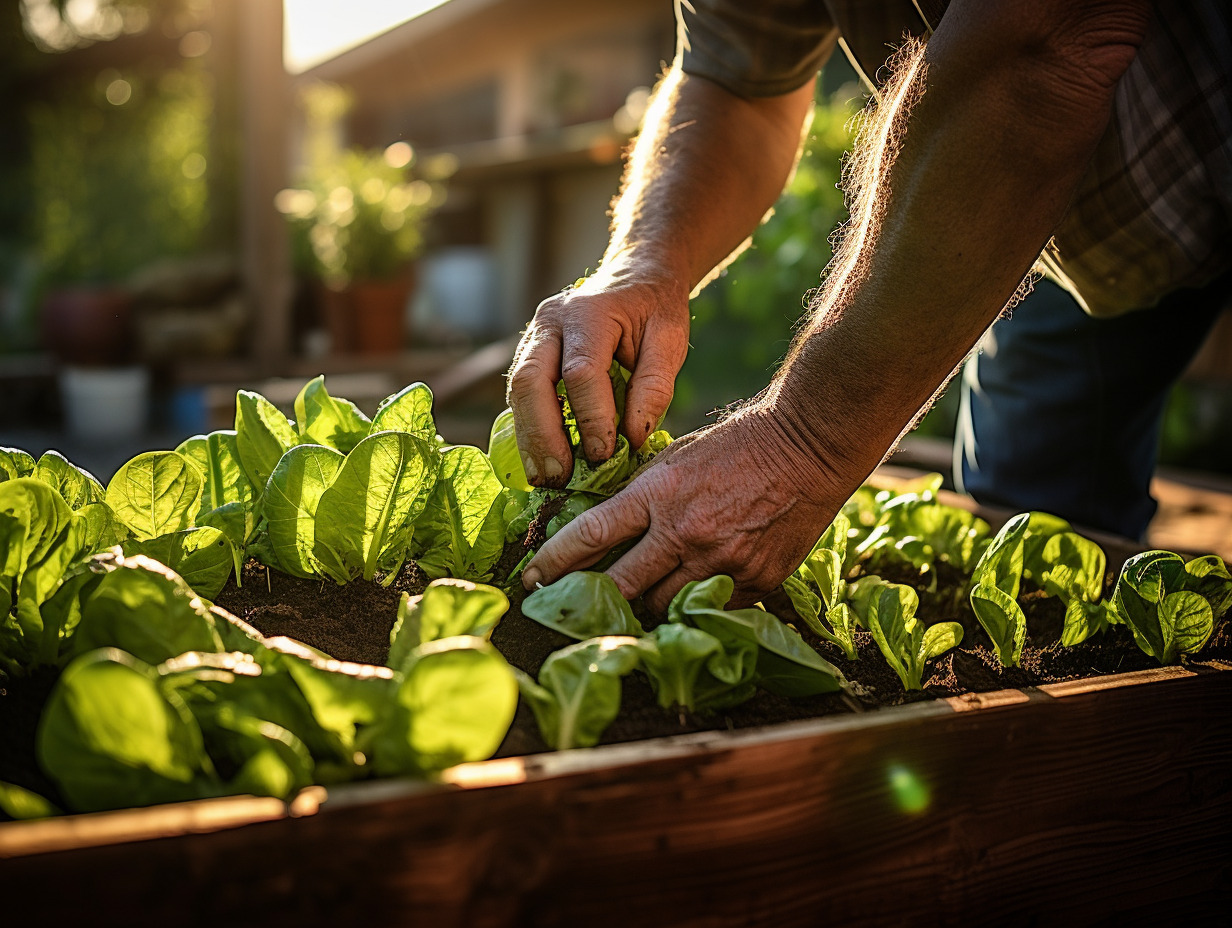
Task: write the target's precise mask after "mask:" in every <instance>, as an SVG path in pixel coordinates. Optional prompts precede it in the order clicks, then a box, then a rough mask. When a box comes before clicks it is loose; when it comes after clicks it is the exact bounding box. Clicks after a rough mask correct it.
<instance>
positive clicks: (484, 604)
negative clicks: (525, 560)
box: [387, 579, 509, 670]
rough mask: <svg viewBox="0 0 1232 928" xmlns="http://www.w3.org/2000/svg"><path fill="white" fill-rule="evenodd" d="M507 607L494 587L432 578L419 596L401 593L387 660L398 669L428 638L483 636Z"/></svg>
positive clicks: (507, 601) (502, 597) (465, 581)
mask: <svg viewBox="0 0 1232 928" xmlns="http://www.w3.org/2000/svg"><path fill="white" fill-rule="evenodd" d="M508 609H509V599H508V598H507V597H506V596H505V594H504V593H502V592H501V591H500V590H498V589H496V587H491V586H485V585H483V584H480V583H471V582H469V581H467V580H452V579H448V580H433V581H432V582H431V583H430V584H428V588H427V589H426V590H424V592H423V593H422V594H420V595H419V596H411V595H409V594H407V593H403V594H402V599H401V600H400V602H399V604H398V618H397V620H396V621H395V622H394V627H393V629H392V630H391V631H390V633H389V658H388V660H387V663H388V664H389V666H390V667H393V668H394V669H395V670H399V669H402V668H403V667H404V666H405V665H406V664H407V663H408V661H409V660H410V658H411V655H412V654H413V652H414V651H415V649H416V648H418V647H419V646H420V645H423V644H427V643H428V642H429V641H439V640H440V639H442V638H454V637H457V636H459V635H467V636H471V637H478V638H484V639H487V638H488V637H489V636H490V635H491V634H492V629H494V628H495V627H496V625H497V623H498V622H500V620H501V617H502V616H503V615H504V614H505V612H506V611H507V610H508Z"/></svg>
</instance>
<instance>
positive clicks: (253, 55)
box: [219, 0, 292, 375]
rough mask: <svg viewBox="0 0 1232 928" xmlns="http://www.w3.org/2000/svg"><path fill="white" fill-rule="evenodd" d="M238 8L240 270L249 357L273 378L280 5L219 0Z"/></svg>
mask: <svg viewBox="0 0 1232 928" xmlns="http://www.w3.org/2000/svg"><path fill="white" fill-rule="evenodd" d="M219 2H220V3H225V4H228V5H234V6H236V7H238V17H239V25H240V47H239V69H240V107H241V122H242V125H243V133H244V135H243V143H242V144H243V154H242V161H243V166H242V169H241V172H240V196H241V207H240V216H241V227H242V228H241V242H240V244H241V266H242V268H243V275H244V284H245V289H246V291H247V294H248V299H249V306H250V312H251V314H252V320H253V324H252V330H251V331H252V344H253V354H254V358H255V359H256V360H257V361H258V362H259V366H260V367H261V368H262V369H263V370H264V372H265V373H266V374H269V375H272V374H275V373H277V372H278V370H279V368H280V367H281V366H282V365H283V364H285V363H286V361H287V359H288V358H289V357H290V355H291V287H292V280H291V259H290V250H289V248H288V243H287V227H286V221H285V220H284V219H283V217H282V216H281V215H280V214H279V213H278V211H277V210H276V209H275V208H274V195H275V194H276V193H277V192H278V191H279V190H281V189H282V188H284V187H286V186H287V182H288V165H289V161H290V159H289V153H288V143H287V138H288V135H287V125H288V110H289V107H290V102H291V95H290V81H289V80H288V78H287V73H286V70H285V68H284V67H283V63H282V0H219Z"/></svg>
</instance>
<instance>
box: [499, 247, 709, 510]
mask: <svg viewBox="0 0 1232 928" xmlns="http://www.w3.org/2000/svg"><path fill="white" fill-rule="evenodd" d="M688 301H689V294H688V288H687V286H686V285H685V284H684V283H683V282H682V281H680V280H679V279H677V278H674V277H673V276H671V275H670V274H663V273H661V272H657V271H655V270H653V269H650V268H647V267H645V266H644V265H639V263H637V262H615V263H612V264H608V265H605V266H604V267H603V268H602V269H601V270H600V271H599V272H598V273H596V274H595V275H594V276H593V277H591V278H588V279H587V280H584V281H581V282H580V283H579V284H578V286H577V287H575V288H573V289H570V290H565V291H563V292H561V293H558V294H556V295H555V296H553V297H551V298H550V299H547V300H544V301H543V303H541V304H540V306H539V309H538V311H537V312H536V313H535V318H534V321H532V322H531V324H530V327H529V328H528V329H527V331H526V334H525V336H524V337H523V339H522V343H521V345H519V347H518V356H517V360H516V361H515V363H514V366H513V371H512V373H511V374H510V378H509V405H510V408H512V409H513V413H514V416H515V418H516V421H517V438H518V449H519V451H520V453H521V457H522V466H523V468H524V469H525V471H526V476H527V479H528V480H529V481H530V482H531V483H532V484H535V485H538V486H545V487H563V486H564V485H565V484H566V483H567V482H568V481H569V477H570V476H571V474H572V471H573V454H572V452H571V450H570V447H569V440H568V437H567V436H566V434H565V428H564V422H563V421H562V419H561V412H560V405H559V402H558V400H557V393H556V384H557V382H558V381H561V380H563V381H564V384H565V389H566V390H567V391H568V394H569V402H570V405H571V406H572V408H573V413H574V415H575V416H576V417H577V426H578V431H579V432H580V433H581V439H582V451H583V453H584V454H585V455H586V458H587V459H588V460H589V461H590V462H591V463H594V464H597V463H599V462H601V461H606V460H607V459H608V458H610V457H611V456H612V452H613V451H615V449H616V428H617V415H616V401H615V397H614V395H613V392H612V383H611V380H610V379H609V378H608V370H609V369H610V368H611V366H612V359H613V358H615V359H616V360H617V361H619V362H620V363H621V364H622V365H623V366H624V367H625V368H627V369H628V370H631V371H632V372H633V375H632V377H631V378H630V379H629V384H628V391H627V393H626V395H625V405H624V417H623V420H622V421H621V423H620V428H621V431H622V432H623V433H624V435H625V437H626V438H627V439H628V440H629V446H630V447H631V448H634V449H637V448H641V447H642V445H644V444H645V443H646V439H647V438H648V437H649V436H650V433H651V432H653V431H654V430H655V428H656V426H657V424H658V422H659V420H660V419H661V418H662V416H663V414H664V413H665V412H667V407H668V404H669V403H670V402H671V400H672V388H673V386H674V384H675V382H676V374H677V373H679V371H680V366H681V365H682V364H684V358H685V353H686V351H687V350H688V343H689V304H688Z"/></svg>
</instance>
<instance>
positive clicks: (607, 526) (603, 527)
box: [576, 510, 612, 548]
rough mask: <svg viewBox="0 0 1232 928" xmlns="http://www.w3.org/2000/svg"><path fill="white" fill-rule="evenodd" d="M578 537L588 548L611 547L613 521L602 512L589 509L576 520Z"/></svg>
mask: <svg viewBox="0 0 1232 928" xmlns="http://www.w3.org/2000/svg"><path fill="white" fill-rule="evenodd" d="M576 524H577V530H578V539H579V540H580V541H581V543H582V544H584V545H585V546H586V547H588V548H604V547H610V543H609V539H610V538H611V537H612V529H611V522H610V521H609V520H608V519H607V517H606V516H604V515H603V513H601V512H595V511H594V510H588V511H587V512H584V513H582V514H581V515H580V516H578V518H577V520H576Z"/></svg>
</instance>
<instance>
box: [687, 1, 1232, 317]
mask: <svg viewBox="0 0 1232 928" xmlns="http://www.w3.org/2000/svg"><path fill="white" fill-rule="evenodd" d="M945 5H946V0H829V2H823V0H768V2H758V3H748V2H741V0H692V2H689V0H676V15H677V22H678V24H679V37H680V47H681V53H682V56H683V68H684V70H685V71H686V72H687V73H689V74H696V75H700V76H702V77H706V78H709V79H710V80H713V81H715V82H716V83H718V84H720V85H721V86H723V87H725V88H727V89H728V90H730V91H732V92H733V93H736V94H738V95H740V96H742V97H757V96H772V95H776V94H782V93H787V92H788V91H791V90H794V89H796V88H797V87H800V86H802V85H804V84H805V83H807V82H808V81H809V80H811V79H812V78H813V77H814V75H815V74H816V73H817V71H818V70H819V69H820V68H821V66H822V65H824V64H825V62H826V60H827V59H828V58H829V56H830V53H831V52H832V51H833V49H834V46H835V44H836V42H837V43H840V44H841V45H842V46H843V49H844V51H845V52H846V53H847V55H848V57H849V58H850V59H851V60H852V63H853V64H854V65H855V66H856V68H857V70H859V71H860V72H861V74H862V75H863V76H864V77H865V79H866V80H868V78H869V77H873V78H874V80H873V81H870V84H875V79H876V77H877V76H878V71H879V70H880V69H881V66H882V64H883V63H884V61H885V58H886V57H887V55H888V54H889V51H890V49H891V48H892V47H893V46H894V45H896V44H898V43H899V42H900V41H901V39H902V36H903V35H904V33H908V32H909V33H911V34H913V35H919V36H926V35H927V34H928V33H929V32H930V26H929V23H930V22H931V23H933V24H935V23H937V22H939V21H940V18H941V15H942V13H943V12H944V9H945ZM840 34H841V36H842V39H841V40H840V39H839V36H840ZM881 76H882V77H884V73H883V74H882V75H881ZM1230 83H1232V2H1229V0H1166V2H1161V3H1159V4H1157V6H1156V11H1155V18H1154V20H1153V23H1152V25H1151V27H1150V29H1149V31H1148V33H1147V36H1146V39H1145V41H1144V42H1143V44H1142V47H1141V48H1140V49H1139V51H1138V54H1137V56H1136V57H1135V59H1134V61H1133V62H1132V63H1131V64H1130V66H1129V69H1128V70H1127V71H1126V72H1125V75H1124V76H1123V77H1122V78H1121V81H1120V83H1119V84H1118V85H1117V88H1116V92H1115V95H1114V99H1113V109H1112V118H1111V121H1110V123H1109V125H1108V130H1107V132H1105V134H1104V137H1103V139H1102V140H1101V141H1100V143H1099V145H1098V147H1097V150H1096V152H1095V157H1094V160H1093V161H1092V164H1091V167H1090V169H1089V170H1088V171H1087V173H1086V175H1085V176H1084V177H1083V179H1082V181H1081V183H1080V185H1079V188H1078V191H1077V194H1076V196H1075V198H1074V203H1073V205H1072V206H1071V208H1070V211H1069V213H1068V214H1067V215H1066V217H1065V219H1064V220H1063V221H1062V223H1061V225H1060V226H1059V227H1058V229H1057V230H1056V233H1055V235H1054V236H1053V240H1052V242H1051V243H1049V246H1048V248H1047V249H1046V250H1045V253H1044V255H1043V259H1044V263H1045V266H1046V267H1047V268H1048V269H1049V271H1050V272H1051V273H1052V274H1053V276H1055V277H1056V278H1057V279H1058V280H1059V281H1060V282H1061V283H1063V284H1064V285H1066V286H1067V287H1068V288H1069V289H1070V291H1071V292H1072V293H1073V294H1074V295H1075V297H1077V299H1078V302H1079V303H1080V304H1082V306H1083V308H1084V309H1086V310H1087V312H1089V313H1091V314H1092V315H1097V316H1110V315H1116V314H1118V313H1122V312H1125V311H1126V310H1130V309H1139V308H1145V307H1149V306H1154V305H1155V304H1156V303H1157V302H1158V301H1159V300H1160V299H1161V298H1162V297H1164V296H1165V295H1166V294H1168V293H1170V292H1172V291H1173V290H1176V289H1178V288H1181V287H1198V286H1201V285H1203V284H1206V283H1208V282H1210V281H1211V280H1213V279H1214V278H1215V277H1217V276H1218V275H1219V274H1220V273H1222V272H1223V271H1226V270H1228V269H1229V268H1232V87H1230V86H1229V85H1230Z"/></svg>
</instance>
